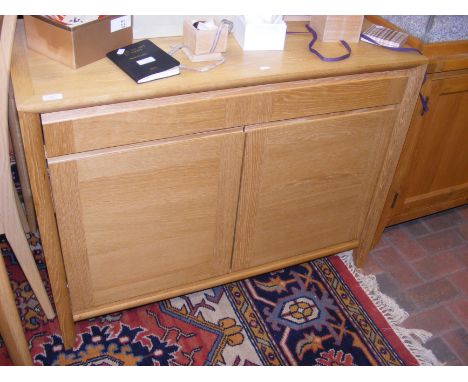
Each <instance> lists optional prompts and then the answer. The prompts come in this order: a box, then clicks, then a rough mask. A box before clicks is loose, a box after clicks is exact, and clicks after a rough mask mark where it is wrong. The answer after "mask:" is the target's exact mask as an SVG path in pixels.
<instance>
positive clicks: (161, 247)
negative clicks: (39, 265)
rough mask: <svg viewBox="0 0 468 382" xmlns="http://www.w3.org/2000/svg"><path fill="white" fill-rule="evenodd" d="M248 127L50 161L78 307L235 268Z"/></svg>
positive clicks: (118, 298) (66, 256)
mask: <svg viewBox="0 0 468 382" xmlns="http://www.w3.org/2000/svg"><path fill="white" fill-rule="evenodd" d="M243 141H244V134H243V133H242V132H241V131H237V132H231V133H224V134H217V135H208V136H204V137H196V138H195V137H192V138H187V139H181V140H177V141H169V142H164V143H156V142H152V143H149V144H145V145H142V146H139V145H137V146H136V147H123V148H121V149H115V150H108V151H106V152H97V153H95V154H93V153H90V154H86V155H81V156H79V157H78V158H76V157H73V156H71V157H70V158H71V159H69V160H67V159H66V157H65V160H63V158H62V159H60V160H50V161H49V167H50V176H51V184H52V189H53V195H54V200H55V205H56V212H57V221H58V226H59V233H60V239H61V242H62V247H63V256H64V261H65V268H66V272H67V278H68V282H69V285H70V294H71V298H72V305H73V310H74V313H77V312H79V311H80V310H84V309H87V308H90V307H93V306H98V305H101V304H105V303H110V302H113V301H117V300H125V299H129V298H132V297H135V296H139V295H144V294H148V293H152V292H155V291H161V290H166V289H169V288H173V287H177V286H178V285H182V284H187V283H190V282H195V281H198V280H202V279H206V278H209V277H214V276H217V275H221V274H224V273H227V272H228V271H229V267H230V262H231V251H232V242H233V235H234V224H235V215H236V208H237V198H238V190H239V180H240V171H241V162H242V151H243Z"/></svg>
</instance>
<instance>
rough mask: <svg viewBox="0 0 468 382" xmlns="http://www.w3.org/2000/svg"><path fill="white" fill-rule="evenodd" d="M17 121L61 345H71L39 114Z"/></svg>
mask: <svg viewBox="0 0 468 382" xmlns="http://www.w3.org/2000/svg"><path fill="white" fill-rule="evenodd" d="M19 121H20V128H21V135H22V138H23V143H24V152H25V157H26V164H27V166H28V172H29V179H30V182H31V190H32V194H33V200H34V205H35V209H36V214H37V222H38V225H39V231H40V233H41V239H42V240H41V243H42V247H43V250H44V256H45V260H46V264H47V272H48V274H49V279H50V284H51V288H52V293H53V296H54V302H55V309H56V312H57V317H58V320H59V324H60V329H61V331H62V338H63V341H64V345H65V347H67V348H71V347H72V346H73V344H74V342H75V325H74V322H73V316H72V309H71V304H70V295H69V293H68V288H67V278H66V275H65V269H64V266H63V259H62V250H61V246H60V239H59V236H58V232H57V222H56V220H55V213H54V208H53V202H52V195H51V193H50V183H49V178H48V175H47V169H46V161H45V153H44V141H43V138H42V128H41V122H40V117H39V115H38V114H31V113H22V112H19Z"/></svg>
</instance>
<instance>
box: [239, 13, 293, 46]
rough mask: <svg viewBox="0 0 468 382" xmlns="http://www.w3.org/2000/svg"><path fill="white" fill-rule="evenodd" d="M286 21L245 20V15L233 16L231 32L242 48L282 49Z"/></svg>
mask: <svg viewBox="0 0 468 382" xmlns="http://www.w3.org/2000/svg"><path fill="white" fill-rule="evenodd" d="M286 28H287V26H286V23H285V22H284V21H282V20H281V21H280V22H278V23H274V24H267V23H260V22H259V23H252V22H247V21H246V18H245V16H236V17H235V18H234V29H233V31H232V32H233V34H234V37H235V38H236V40H237V42H238V43H239V45H240V46H241V47H242V49H243V50H283V49H284V39H285V37H286Z"/></svg>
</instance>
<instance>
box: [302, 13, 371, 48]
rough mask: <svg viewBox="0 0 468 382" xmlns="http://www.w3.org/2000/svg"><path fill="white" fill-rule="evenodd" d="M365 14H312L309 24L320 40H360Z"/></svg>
mask: <svg viewBox="0 0 468 382" xmlns="http://www.w3.org/2000/svg"><path fill="white" fill-rule="evenodd" d="M363 21H364V16H311V18H310V21H309V25H310V26H311V27H312V28H313V29H314V30H315V32H317V36H318V38H319V40H320V41H325V42H331V41H339V40H344V41H346V42H359V39H360V34H361V29H362V23H363Z"/></svg>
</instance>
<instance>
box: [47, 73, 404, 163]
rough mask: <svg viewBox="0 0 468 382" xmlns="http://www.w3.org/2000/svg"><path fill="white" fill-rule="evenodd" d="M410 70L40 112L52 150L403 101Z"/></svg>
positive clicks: (65, 151) (59, 151)
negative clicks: (407, 71)
mask: <svg viewBox="0 0 468 382" xmlns="http://www.w3.org/2000/svg"><path fill="white" fill-rule="evenodd" d="M406 83H407V73H406V71H398V72H385V73H373V74H365V75H352V76H345V77H337V78H327V79H319V80H308V81H297V82H289V83H281V84H275V85H262V86H253V87H247V88H240V89H229V90H220V91H214V92H206V93H200V94H188V95H182V96H175V97H167V98H161V99H151V100H143V101H135V102H127V103H123V104H116V105H108V106H97V107H91V108H84V109H78V110H71V111H63V112H54V113H47V114H43V115H42V124H43V129H44V138H45V144H46V152H47V156H48V157H49V158H50V157H55V156H61V155H66V154H72V153H78V152H84V151H90V150H95V149H101V148H107V147H114V146H120V145H126V144H132V143H139V142H145V141H151V140H156V139H163V138H170V137H176V136H182V135H187V134H194V133H201V132H207V131H212V130H217V129H225V128H231V127H237V126H245V125H252V124H257V123H265V122H272V121H279V120H285V119H292V118H301V117H307V116H313V115H319V114H326V113H333V112H340V111H348V110H355V109H361V108H367V107H375V106H384V105H391V104H398V103H399V102H400V101H401V99H402V97H403V92H404V90H405V87H406Z"/></svg>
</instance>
